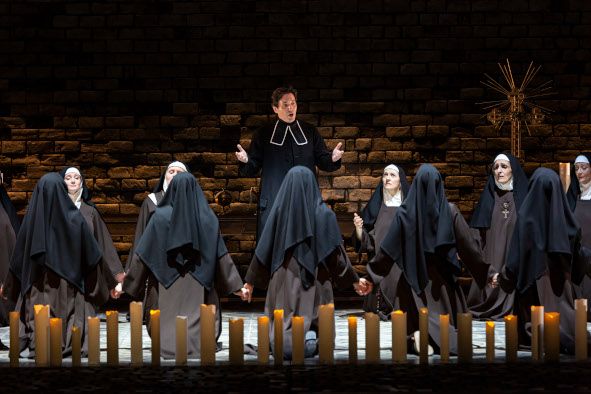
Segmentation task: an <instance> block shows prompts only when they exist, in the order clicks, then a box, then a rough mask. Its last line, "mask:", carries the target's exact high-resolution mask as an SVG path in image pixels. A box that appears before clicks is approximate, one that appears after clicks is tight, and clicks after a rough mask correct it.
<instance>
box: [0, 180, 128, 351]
mask: <svg viewBox="0 0 591 394" xmlns="http://www.w3.org/2000/svg"><path fill="white" fill-rule="evenodd" d="M116 285H117V282H116V281H115V279H114V277H113V275H112V274H111V271H110V270H109V267H108V265H107V263H106V262H105V260H104V259H103V255H102V249H101V247H100V245H99V243H98V242H97V240H96V238H95V237H94V235H93V233H92V230H91V228H90V226H89V224H88V221H87V220H86V218H85V217H84V216H83V215H82V213H81V211H80V210H79V209H78V208H77V207H76V205H74V203H73V201H72V199H70V198H69V197H68V190H67V188H66V184H65V182H64V178H63V177H62V176H60V174H58V173H53V172H52V173H49V174H46V175H44V176H43V177H42V178H41V179H40V180H39V182H38V183H37V185H36V186H35V189H34V191H33V196H32V197H31V201H30V203H29V206H28V208H27V213H26V214H25V217H24V219H23V223H22V225H21V228H20V230H19V232H18V235H17V238H16V245H15V248H14V253H13V255H12V259H11V262H10V271H9V273H8V276H7V279H6V288H5V291H4V294H5V295H6V296H7V297H8V298H9V299H11V300H12V301H14V302H16V301H17V299H18V297H19V295H20V296H22V302H21V321H22V323H23V324H22V326H21V333H20V337H21V349H20V350H21V351H22V350H24V348H25V347H28V348H29V357H33V355H34V352H35V335H34V317H35V316H34V308H33V307H34V305H36V304H44V305H47V304H48V305H49V306H50V314H51V317H59V318H61V319H62V322H63V327H62V333H63V336H62V349H63V355H64V356H66V355H68V354H69V353H71V349H72V337H71V333H72V327H73V326H76V327H79V328H80V329H81V334H82V338H83V345H82V349H83V351H86V350H87V333H86V321H87V318H88V317H93V316H95V307H98V306H100V305H102V304H104V303H105V302H106V301H107V300H108V299H109V289H111V290H113V289H114V288H115V286H116Z"/></svg>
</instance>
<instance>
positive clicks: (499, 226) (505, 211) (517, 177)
mask: <svg viewBox="0 0 591 394" xmlns="http://www.w3.org/2000/svg"><path fill="white" fill-rule="evenodd" d="M505 155H506V156H507V157H508V158H509V162H510V163H511V171H512V180H513V190H501V189H499V188H498V187H497V185H496V183H495V177H494V170H492V169H491V173H490V174H489V175H488V181H487V182H486V186H485V187H484V190H483V191H482V194H481V195H480V200H479V201H478V205H476V208H475V209H474V214H473V215H472V220H471V222H470V227H472V228H475V229H477V230H479V232H480V237H481V240H482V247H483V253H484V259H485V261H486V262H487V263H488V264H490V266H491V270H494V272H500V271H501V270H502V269H503V266H504V265H505V260H506V257H507V253H508V250H509V242H510V240H511V236H512V234H513V228H514V227H515V221H516V219H517V210H519V207H520V206H521V203H522V202H523V199H524V198H525V194H526V193H527V176H526V175H525V172H524V171H523V169H522V168H521V165H520V164H519V159H517V158H516V157H515V156H513V155H511V154H509V153H506V154H505ZM514 299H515V295H514V294H513V292H511V293H505V292H504V291H503V289H502V288H500V287H496V288H491V287H490V286H487V285H485V286H484V287H482V286H479V285H478V283H477V282H476V281H473V282H472V283H471V285H470V290H469V292H468V296H467V299H466V301H467V302H468V308H469V309H470V312H471V313H472V315H473V316H474V318H476V319H492V320H498V319H502V318H503V316H505V315H507V314H509V313H511V312H512V311H513V303H514Z"/></svg>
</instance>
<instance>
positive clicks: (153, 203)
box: [125, 161, 187, 322]
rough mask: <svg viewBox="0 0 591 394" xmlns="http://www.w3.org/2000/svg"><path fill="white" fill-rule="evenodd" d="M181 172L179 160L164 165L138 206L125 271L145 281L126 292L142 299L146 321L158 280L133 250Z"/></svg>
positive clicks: (137, 298) (152, 303) (184, 169)
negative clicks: (152, 188)
mask: <svg viewBox="0 0 591 394" xmlns="http://www.w3.org/2000/svg"><path fill="white" fill-rule="evenodd" d="M181 172H187V167H186V166H185V164H183V163H181V162H180V161H173V162H172V163H170V164H169V165H168V166H167V167H166V171H164V173H163V174H162V175H161V176H160V180H159V181H158V184H157V185H156V187H154V190H153V191H152V193H150V194H148V196H147V197H146V198H145V199H144V201H143V202H142V206H141V208H140V213H139V215H138V218H137V224H136V226H135V235H134V238H133V239H134V240H133V246H132V248H131V250H130V251H129V258H128V263H127V265H126V267H125V268H126V272H127V273H129V272H130V271H131V272H132V275H133V276H134V277H140V276H141V277H146V281H145V282H144V283H140V282H136V286H133V287H130V286H127V292H128V293H129V295H130V296H131V297H132V298H134V299H136V300H143V307H144V321H145V322H147V321H148V314H149V313H150V309H156V307H155V305H158V304H157V302H158V301H157V297H158V294H157V292H155V291H154V289H155V288H156V287H158V282H157V281H156V279H155V278H154V276H153V275H150V274H149V272H144V271H145V270H146V268H145V265H144V264H142V263H141V262H139V260H135V263H134V260H133V259H132V257H133V250H134V248H135V247H137V245H138V244H139V241H140V239H141V238H142V235H143V234H144V231H145V230H146V226H147V225H148V222H149V221H150V218H151V217H152V214H153V213H154V211H155V210H156V207H157V206H158V204H159V203H160V201H162V199H163V198H164V194H165V193H166V191H167V190H168V186H169V185H170V182H171V181H172V178H174V177H175V176H176V175H177V174H180V173H181Z"/></svg>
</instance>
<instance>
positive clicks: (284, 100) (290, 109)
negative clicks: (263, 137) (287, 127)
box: [273, 93, 298, 123]
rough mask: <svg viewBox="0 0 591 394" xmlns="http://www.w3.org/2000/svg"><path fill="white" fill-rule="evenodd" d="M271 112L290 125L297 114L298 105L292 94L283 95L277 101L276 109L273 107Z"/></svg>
mask: <svg viewBox="0 0 591 394" xmlns="http://www.w3.org/2000/svg"><path fill="white" fill-rule="evenodd" d="M273 111H274V112H275V113H276V114H277V117H278V118H279V119H281V120H282V121H284V122H286V123H291V122H293V121H294V120H295V119H296V113H297V112H298V103H297V102H296V98H295V96H294V95H293V93H287V94H284V95H283V96H282V97H281V100H279V104H278V106H277V107H275V106H273Z"/></svg>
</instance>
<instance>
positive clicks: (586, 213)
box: [566, 153, 591, 320]
mask: <svg viewBox="0 0 591 394" xmlns="http://www.w3.org/2000/svg"><path fill="white" fill-rule="evenodd" d="M590 160H591V154H590V153H581V154H580V155H579V156H577V157H576V159H575V163H574V168H573V169H572V170H571V171H574V173H575V176H574V177H571V178H572V179H571V183H570V185H569V187H568V191H567V193H566V197H567V200H568V203H569V206H570V208H571V210H572V211H573V212H574V214H575V218H576V219H577V220H578V221H579V224H580V225H581V242H582V244H583V246H585V247H587V248H591V230H589V226H591V165H590V164H589V161H590ZM575 292H576V297H577V298H586V299H587V302H589V303H591V278H588V277H584V278H583V281H582V282H581V284H580V285H575ZM587 318H588V319H589V320H591V311H589V312H588V314H587Z"/></svg>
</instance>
